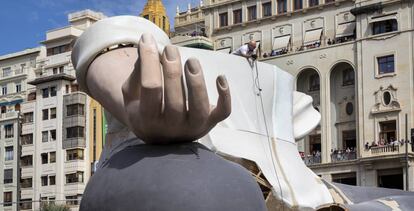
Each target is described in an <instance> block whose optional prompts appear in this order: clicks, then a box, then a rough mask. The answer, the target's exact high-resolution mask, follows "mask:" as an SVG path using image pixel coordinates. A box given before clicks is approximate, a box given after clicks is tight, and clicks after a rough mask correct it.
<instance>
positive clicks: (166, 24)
mask: <svg viewBox="0 0 414 211" xmlns="http://www.w3.org/2000/svg"><path fill="white" fill-rule="evenodd" d="M140 16H141V17H144V18H146V19H148V20H150V21H152V22H153V23H155V25H157V26H158V27H160V28H161V29H162V30H163V31H164V32H165V33H167V34H168V35H169V34H170V21H169V19H168V16H167V12H166V10H165V7H164V4H163V3H162V0H148V1H147V4H146V5H145V7H144V10H142V13H141V14H140Z"/></svg>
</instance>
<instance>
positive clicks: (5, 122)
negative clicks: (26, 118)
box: [0, 47, 46, 210]
mask: <svg viewBox="0 0 414 211" xmlns="http://www.w3.org/2000/svg"><path fill="white" fill-rule="evenodd" d="M45 54H46V52H45V49H44V48H43V47H38V48H33V49H27V50H24V51H20V52H16V53H12V54H7V55H4V56H0V70H1V73H0V74H1V78H0V86H1V87H2V92H1V96H0V108H1V115H0V140H1V143H0V149H1V152H0V154H2V155H3V156H2V157H1V159H0V168H1V170H0V177H1V178H2V180H1V182H0V184H1V185H0V187H1V190H2V193H1V194H0V201H1V202H2V204H1V207H2V208H3V209H4V210H16V208H17V204H16V203H15V202H16V200H17V199H18V196H19V194H18V191H17V187H18V185H19V171H18V170H19V166H18V164H19V158H18V157H19V145H18V143H19V141H20V139H19V138H20V135H19V133H20V129H21V128H20V124H19V115H20V110H21V104H22V103H23V102H24V101H25V100H26V96H27V92H28V90H30V89H31V86H30V85H29V84H27V81H29V80H31V79H33V78H34V71H33V70H34V69H35V68H36V67H37V64H36V61H37V60H38V59H41V58H44V57H45V56H46V55H45Z"/></svg>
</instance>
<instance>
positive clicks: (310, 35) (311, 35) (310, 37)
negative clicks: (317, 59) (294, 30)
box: [303, 28, 322, 45]
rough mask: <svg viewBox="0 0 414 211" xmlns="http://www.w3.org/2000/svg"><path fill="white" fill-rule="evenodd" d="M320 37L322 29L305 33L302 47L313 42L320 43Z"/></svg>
mask: <svg viewBox="0 0 414 211" xmlns="http://www.w3.org/2000/svg"><path fill="white" fill-rule="evenodd" d="M321 35H322V28H320V29H315V30H311V31H307V32H306V33H305V41H304V42H303V44H304V45H310V44H313V43H315V42H320V41H321Z"/></svg>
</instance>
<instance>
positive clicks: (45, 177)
mask: <svg viewBox="0 0 414 211" xmlns="http://www.w3.org/2000/svg"><path fill="white" fill-rule="evenodd" d="M40 180H41V181H42V186H47V176H42V177H40Z"/></svg>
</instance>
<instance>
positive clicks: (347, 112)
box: [345, 102, 354, 116]
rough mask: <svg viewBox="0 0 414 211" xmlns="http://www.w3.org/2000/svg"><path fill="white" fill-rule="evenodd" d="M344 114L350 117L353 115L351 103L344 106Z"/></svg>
mask: <svg viewBox="0 0 414 211" xmlns="http://www.w3.org/2000/svg"><path fill="white" fill-rule="evenodd" d="M345 112H346V114H348V115H349V116H350V115H352V114H353V113H354V104H352V103H351V102H348V103H347V104H346V106H345Z"/></svg>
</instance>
